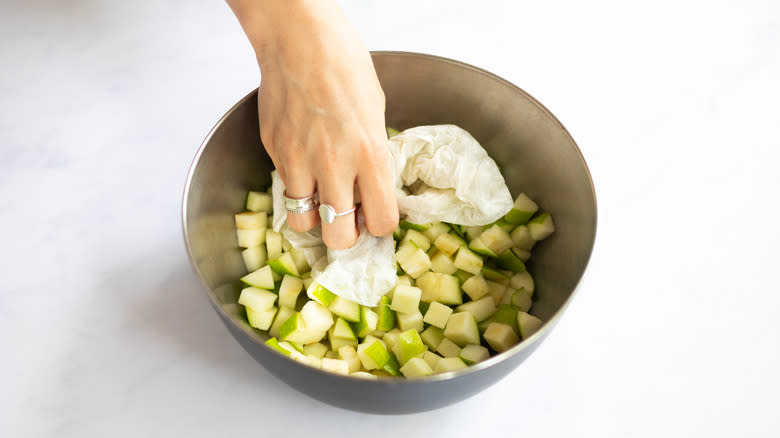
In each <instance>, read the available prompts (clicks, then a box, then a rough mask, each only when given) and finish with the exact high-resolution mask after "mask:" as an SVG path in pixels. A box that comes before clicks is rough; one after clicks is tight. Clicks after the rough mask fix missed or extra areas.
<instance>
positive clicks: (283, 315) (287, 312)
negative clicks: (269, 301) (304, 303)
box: [268, 307, 295, 338]
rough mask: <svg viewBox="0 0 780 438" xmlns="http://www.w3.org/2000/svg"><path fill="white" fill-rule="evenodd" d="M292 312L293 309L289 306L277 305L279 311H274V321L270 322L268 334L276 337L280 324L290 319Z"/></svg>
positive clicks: (278, 334) (278, 333)
mask: <svg viewBox="0 0 780 438" xmlns="http://www.w3.org/2000/svg"><path fill="white" fill-rule="evenodd" d="M294 313H295V310H293V309H292V308H290V307H279V311H278V312H276V317H275V318H274V322H273V324H271V328H269V329H268V334H269V335H271V336H274V337H277V338H278V337H279V336H280V331H279V329H280V328H281V327H282V324H284V323H285V322H286V321H287V320H288V319H290V317H291V316H292V315H293V314H294Z"/></svg>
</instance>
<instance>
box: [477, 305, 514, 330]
mask: <svg viewBox="0 0 780 438" xmlns="http://www.w3.org/2000/svg"><path fill="white" fill-rule="evenodd" d="M517 312H518V308H517V307H515V306H512V305H509V304H501V305H500V306H498V308H497V309H496V313H494V314H493V316H491V317H490V318H488V319H486V320H484V321H482V322H480V323H479V326H480V331H481V332H483V333H482V336H485V334H484V331H485V330H487V328H488V326H489V325H490V323H493V322H499V323H501V324H506V325H508V326H510V327H512V329H513V330H514V331H515V333H517V334H520V331H519V329H518V328H517Z"/></svg>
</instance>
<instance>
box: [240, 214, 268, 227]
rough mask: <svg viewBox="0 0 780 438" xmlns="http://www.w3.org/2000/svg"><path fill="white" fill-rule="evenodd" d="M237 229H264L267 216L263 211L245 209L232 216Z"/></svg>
mask: <svg viewBox="0 0 780 438" xmlns="http://www.w3.org/2000/svg"><path fill="white" fill-rule="evenodd" d="M234 218H235V220H236V228H237V229H239V230H258V229H265V227H266V224H267V221H268V216H267V215H266V213H263V212H259V213H258V212H253V211H245V212H243V213H238V214H237V215H235V216H234Z"/></svg>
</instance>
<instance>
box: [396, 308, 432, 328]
mask: <svg viewBox="0 0 780 438" xmlns="http://www.w3.org/2000/svg"><path fill="white" fill-rule="evenodd" d="M395 317H396V319H397V320H398V328H399V329H401V330H402V331H407V330H416V331H418V332H421V331H422V330H423V327H424V326H425V324H424V323H423V315H422V313H420V311H419V310H417V311H416V312H412V313H400V312H398V313H396V314H395Z"/></svg>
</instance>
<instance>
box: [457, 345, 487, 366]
mask: <svg viewBox="0 0 780 438" xmlns="http://www.w3.org/2000/svg"><path fill="white" fill-rule="evenodd" d="M458 357H460V358H461V359H462V360H463V362H465V363H466V365H473V364H475V363H477V362H482V361H483V360H486V359H488V358H489V357H490V351H488V349H487V348H485V347H483V346H481V345H477V344H469V345H466V346H465V347H463V349H462V350H460V355H459V356H458Z"/></svg>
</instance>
